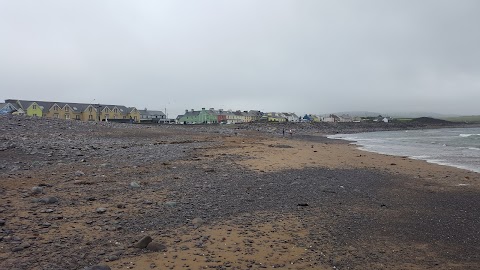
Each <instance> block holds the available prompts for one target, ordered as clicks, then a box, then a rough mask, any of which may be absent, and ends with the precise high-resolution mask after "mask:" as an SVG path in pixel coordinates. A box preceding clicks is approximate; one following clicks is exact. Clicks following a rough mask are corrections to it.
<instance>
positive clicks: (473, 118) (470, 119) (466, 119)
mask: <svg viewBox="0 0 480 270" xmlns="http://www.w3.org/2000/svg"><path fill="white" fill-rule="evenodd" d="M442 119H443V120H447V121H451V122H462V123H480V115H468V116H457V117H445V118H442Z"/></svg>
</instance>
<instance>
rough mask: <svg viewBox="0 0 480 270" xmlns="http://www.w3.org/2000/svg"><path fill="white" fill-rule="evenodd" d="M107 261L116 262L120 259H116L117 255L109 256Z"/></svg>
mask: <svg viewBox="0 0 480 270" xmlns="http://www.w3.org/2000/svg"><path fill="white" fill-rule="evenodd" d="M107 259H108V260H109V261H116V260H118V259H120V258H119V257H118V255H110V256H108V258H107Z"/></svg>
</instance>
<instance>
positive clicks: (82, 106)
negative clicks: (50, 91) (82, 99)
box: [5, 99, 135, 114]
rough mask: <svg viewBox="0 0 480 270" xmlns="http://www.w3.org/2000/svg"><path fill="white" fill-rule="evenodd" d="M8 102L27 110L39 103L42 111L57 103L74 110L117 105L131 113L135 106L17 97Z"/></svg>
mask: <svg viewBox="0 0 480 270" xmlns="http://www.w3.org/2000/svg"><path fill="white" fill-rule="evenodd" d="M5 102H7V103H11V104H12V105H16V104H18V105H20V107H21V108H22V109H23V110H26V109H27V108H28V107H30V105H32V103H36V104H38V106H40V107H42V111H43V112H46V111H48V110H50V108H52V106H53V105H55V104H57V105H58V106H59V107H60V108H63V107H65V105H68V106H70V108H72V110H73V112H77V113H80V112H83V111H85V110H87V108H88V107H90V106H92V107H93V108H94V109H97V108H101V109H103V108H104V107H107V108H108V109H110V110H113V109H114V108H115V107H117V108H118V109H119V110H120V113H124V114H127V113H130V112H131V111H132V110H133V109H135V107H126V106H123V105H111V104H89V103H73V102H54V101H33V100H15V99H7V100H5Z"/></svg>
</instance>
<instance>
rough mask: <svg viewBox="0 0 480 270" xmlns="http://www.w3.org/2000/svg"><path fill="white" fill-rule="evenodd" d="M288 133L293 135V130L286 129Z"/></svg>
mask: <svg viewBox="0 0 480 270" xmlns="http://www.w3.org/2000/svg"><path fill="white" fill-rule="evenodd" d="M288 133H290V137H292V136H293V131H292V130H291V129H290V130H289V131H288Z"/></svg>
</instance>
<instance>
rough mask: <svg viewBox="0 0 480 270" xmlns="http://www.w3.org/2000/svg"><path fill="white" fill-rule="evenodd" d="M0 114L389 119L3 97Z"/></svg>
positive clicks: (186, 119)
mask: <svg viewBox="0 0 480 270" xmlns="http://www.w3.org/2000/svg"><path fill="white" fill-rule="evenodd" d="M0 114H18V115H27V116H32V117H49V118H59V119H75V120H81V121H119V122H122V121H123V122H146V123H172V122H176V123H178V124H216V123H223V124H238V123H248V122H254V121H260V122H361V121H375V122H377V121H378V122H389V121H390V120H391V119H390V118H385V117H382V116H381V115H379V116H378V117H370V118H372V119H370V118H368V119H363V118H360V117H351V116H350V115H348V114H343V115H338V116H337V115H335V114H329V115H324V116H319V115H315V114H306V115H304V116H303V117H299V116H297V115H296V114H295V113H285V112H283V113H278V112H267V113H263V112H261V111H257V110H250V111H240V110H237V111H232V110H223V109H219V110H215V109H214V108H210V109H208V110H207V109H205V108H202V109H201V110H197V111H196V110H193V109H191V110H185V114H183V115H179V116H177V118H176V119H167V116H166V115H165V114H164V113H163V112H162V111H155V110H147V109H146V108H145V109H144V110H137V109H136V108H135V107H126V106H123V105H108V104H88V103H73V102H56V101H32V100H16V99H7V100H5V103H0Z"/></svg>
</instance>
